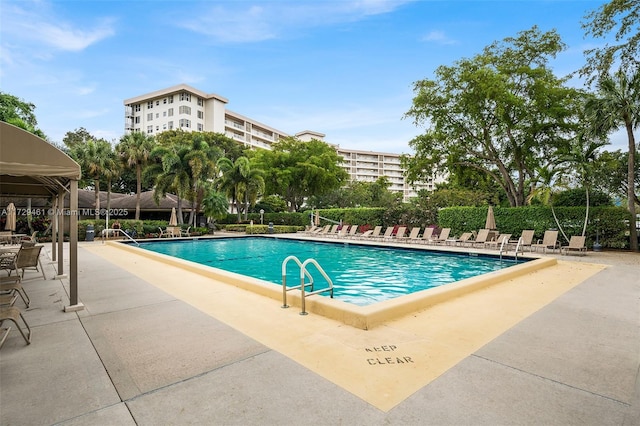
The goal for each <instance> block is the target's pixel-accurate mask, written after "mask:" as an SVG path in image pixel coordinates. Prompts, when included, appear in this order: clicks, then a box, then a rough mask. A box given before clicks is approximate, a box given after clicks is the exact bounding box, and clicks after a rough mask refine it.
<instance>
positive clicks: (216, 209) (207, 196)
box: [202, 182, 229, 223]
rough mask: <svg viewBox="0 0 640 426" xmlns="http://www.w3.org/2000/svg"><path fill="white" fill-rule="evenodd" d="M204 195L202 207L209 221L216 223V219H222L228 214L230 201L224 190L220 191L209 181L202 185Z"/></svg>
mask: <svg viewBox="0 0 640 426" xmlns="http://www.w3.org/2000/svg"><path fill="white" fill-rule="evenodd" d="M202 189H203V192H204V197H203V198H202V208H203V211H204V214H205V216H206V217H207V219H208V221H213V222H214V223H215V220H216V219H220V218H222V217H224V216H225V215H226V214H227V211H228V210H229V202H228V200H227V196H226V195H225V194H223V193H222V192H218V191H217V190H216V189H215V186H214V185H213V184H212V183H211V182H207V183H206V184H204V185H203V187H202Z"/></svg>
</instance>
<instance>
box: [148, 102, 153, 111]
mask: <svg viewBox="0 0 640 426" xmlns="http://www.w3.org/2000/svg"><path fill="white" fill-rule="evenodd" d="M151 108H153V101H149V102H147V109H151Z"/></svg>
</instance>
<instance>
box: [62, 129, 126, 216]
mask: <svg viewBox="0 0 640 426" xmlns="http://www.w3.org/2000/svg"><path fill="white" fill-rule="evenodd" d="M71 157H73V158H74V159H75V160H76V161H77V162H78V164H80V168H81V169H82V172H83V174H84V175H85V177H86V178H88V179H90V180H93V187H94V191H95V219H96V220H98V219H100V178H101V177H102V176H105V175H109V174H110V169H114V168H115V167H116V166H115V165H114V162H115V160H114V157H113V150H112V147H111V144H110V143H109V142H107V141H105V140H97V141H96V140H89V141H87V142H86V143H84V144H79V145H76V146H75V147H74V148H73V149H72V150H71Z"/></svg>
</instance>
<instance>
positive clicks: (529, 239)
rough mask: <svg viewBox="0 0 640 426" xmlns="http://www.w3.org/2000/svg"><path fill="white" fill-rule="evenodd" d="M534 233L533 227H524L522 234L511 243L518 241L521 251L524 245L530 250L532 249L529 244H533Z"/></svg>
mask: <svg viewBox="0 0 640 426" xmlns="http://www.w3.org/2000/svg"><path fill="white" fill-rule="evenodd" d="M534 233H535V231H534V230H533V229H525V230H524V231H522V235H520V238H519V239H518V241H514V242H513V244H516V245H517V244H518V243H520V248H521V249H522V251H524V249H525V247H529V251H532V250H533V249H532V248H531V245H532V244H533V235H534Z"/></svg>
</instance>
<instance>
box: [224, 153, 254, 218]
mask: <svg viewBox="0 0 640 426" xmlns="http://www.w3.org/2000/svg"><path fill="white" fill-rule="evenodd" d="M218 167H219V169H220V171H221V172H222V177H221V179H220V180H219V187H220V189H221V190H223V191H224V192H225V193H226V194H227V195H228V196H229V197H230V198H231V200H232V203H233V206H234V207H235V208H236V211H237V213H238V222H240V220H241V213H242V212H244V214H245V220H246V219H247V217H248V213H249V205H250V204H252V203H255V200H256V199H257V197H258V195H259V194H260V193H261V192H262V191H263V190H264V178H263V171H262V170H261V169H260V168H259V167H257V166H256V165H255V163H252V162H251V160H250V159H249V158H247V157H244V156H243V157H239V158H237V159H236V160H235V161H233V162H232V161H231V160H230V159H228V158H226V157H223V158H221V159H220V160H218ZM241 199H244V206H243V207H242V208H240V205H239V201H240V200H241Z"/></svg>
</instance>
